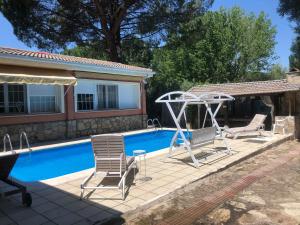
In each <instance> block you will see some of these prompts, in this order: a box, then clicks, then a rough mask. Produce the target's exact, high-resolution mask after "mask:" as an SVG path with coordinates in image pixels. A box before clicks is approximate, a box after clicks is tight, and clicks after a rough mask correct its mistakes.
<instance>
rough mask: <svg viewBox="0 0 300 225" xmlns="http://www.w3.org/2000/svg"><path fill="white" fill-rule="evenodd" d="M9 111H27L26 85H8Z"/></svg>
mask: <svg viewBox="0 0 300 225" xmlns="http://www.w3.org/2000/svg"><path fill="white" fill-rule="evenodd" d="M8 107H9V110H8V111H9V112H12V113H20V112H25V102H24V85H18V84H16V85H8Z"/></svg>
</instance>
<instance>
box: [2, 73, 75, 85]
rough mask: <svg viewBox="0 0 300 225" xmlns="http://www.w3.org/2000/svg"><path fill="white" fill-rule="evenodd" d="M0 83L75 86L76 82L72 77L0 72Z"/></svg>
mask: <svg viewBox="0 0 300 225" xmlns="http://www.w3.org/2000/svg"><path fill="white" fill-rule="evenodd" d="M0 83H17V84H50V85H76V84H77V80H76V78H75V77H73V76H49V75H48V76H43V75H36V74H22V73H9V72H8V73H7V72H5V73H1V72H0Z"/></svg>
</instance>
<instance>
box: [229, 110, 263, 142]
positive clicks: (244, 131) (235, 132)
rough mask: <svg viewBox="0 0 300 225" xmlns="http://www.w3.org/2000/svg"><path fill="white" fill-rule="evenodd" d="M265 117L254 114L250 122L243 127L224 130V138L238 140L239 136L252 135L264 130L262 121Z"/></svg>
mask: <svg viewBox="0 0 300 225" xmlns="http://www.w3.org/2000/svg"><path fill="white" fill-rule="evenodd" d="M266 117H267V116H266V115H263V114H256V115H255V116H254V118H253V119H252V121H251V122H250V123H249V124H248V125H247V126H245V127H234V128H226V127H225V128H224V133H225V134H226V136H228V135H229V136H231V137H233V139H236V138H238V137H239V136H241V135H253V133H259V134H260V135H261V132H262V131H263V130H264V128H265V125H264V121H265V120H266Z"/></svg>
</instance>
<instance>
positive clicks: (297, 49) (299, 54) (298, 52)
mask: <svg viewBox="0 0 300 225" xmlns="http://www.w3.org/2000/svg"><path fill="white" fill-rule="evenodd" d="M291 52H292V54H291V55H290V57H289V60H290V68H291V69H292V68H298V69H299V68H300V36H298V37H297V38H296V39H295V40H294V41H293V43H292V47H291Z"/></svg>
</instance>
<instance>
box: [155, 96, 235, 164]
mask: <svg viewBox="0 0 300 225" xmlns="http://www.w3.org/2000/svg"><path fill="white" fill-rule="evenodd" d="M232 100H234V98H233V97H232V96H230V95H227V94H224V93H220V92H206V93H201V94H200V95H195V94H192V93H189V92H183V91H174V92H169V93H166V94H164V95H162V96H161V97H159V98H158V99H156V101H155V102H156V103H165V104H166V106H167V107H168V109H169V112H170V114H171V117H172V118H173V120H174V123H175V125H176V128H177V131H176V132H175V134H174V136H173V138H172V140H171V143H170V148H169V155H171V153H172V152H173V151H175V150H174V143H175V142H176V140H177V138H178V136H180V137H181V140H182V141H183V146H185V147H186V149H187V151H188V152H189V154H190V156H191V158H192V160H193V163H194V165H195V166H196V167H198V166H199V160H197V159H196V157H195V156H194V154H193V153H192V150H191V149H192V145H193V143H192V142H191V140H188V139H187V137H186V136H185V135H184V133H183V130H182V128H181V126H180V120H181V117H182V116H184V119H185V122H186V114H185V109H186V107H187V106H188V105H205V107H206V115H207V113H208V114H209V115H210V117H211V122H212V128H209V129H202V130H199V132H198V134H197V135H198V136H199V135H200V136H201V137H200V138H196V139H198V142H199V143H198V144H203V143H204V142H205V143H207V142H208V141H212V140H214V139H215V138H216V134H218V136H219V137H220V138H221V139H222V140H223V142H224V143H225V145H226V148H227V149H228V152H230V149H229V147H228V145H227V143H226V141H225V139H224V138H223V137H222V129H221V127H220V126H219V124H218V122H217V120H216V116H217V113H218V111H219V110H220V108H221V106H222V104H223V103H224V102H225V101H232ZM171 103H180V104H181V108H180V111H179V113H178V114H177V115H175V112H174V110H173V108H172V106H171ZM212 105H214V106H215V107H214V108H215V109H212V107H211V106H212ZM206 115H205V119H206ZM200 142H203V143H200Z"/></svg>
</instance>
